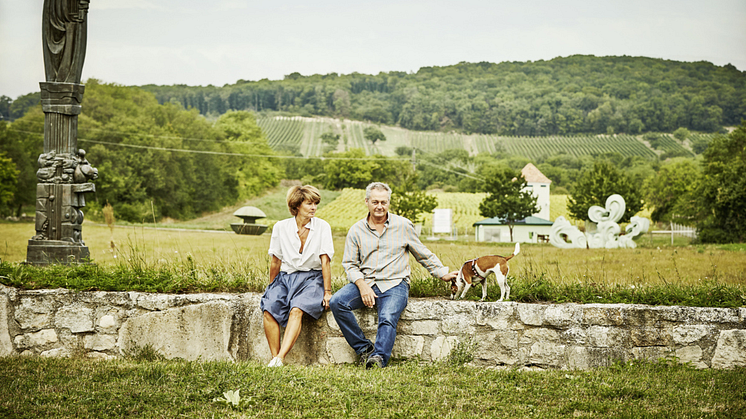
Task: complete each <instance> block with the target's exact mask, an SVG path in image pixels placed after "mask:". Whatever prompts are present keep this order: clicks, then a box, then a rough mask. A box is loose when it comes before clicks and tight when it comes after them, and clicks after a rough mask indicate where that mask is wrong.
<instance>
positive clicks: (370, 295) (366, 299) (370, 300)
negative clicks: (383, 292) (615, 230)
mask: <svg viewBox="0 0 746 419" xmlns="http://www.w3.org/2000/svg"><path fill="white" fill-rule="evenodd" d="M355 285H357V289H358V290H359V291H360V298H361V299H362V300H363V304H365V306H366V307H373V306H374V305H376V298H378V296H377V295H376V293H375V292H373V288H371V287H370V285H368V284H367V283H366V282H365V279H364V278H360V279H358V280H357V281H355Z"/></svg>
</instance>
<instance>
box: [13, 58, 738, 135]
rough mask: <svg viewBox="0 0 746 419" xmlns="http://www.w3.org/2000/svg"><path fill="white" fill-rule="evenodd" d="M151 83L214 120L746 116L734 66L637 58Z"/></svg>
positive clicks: (638, 122) (621, 120) (506, 131)
mask: <svg viewBox="0 0 746 419" xmlns="http://www.w3.org/2000/svg"><path fill="white" fill-rule="evenodd" d="M142 88H143V89H145V90H148V91H150V92H153V93H154V94H155V96H156V98H157V99H158V102H159V103H166V102H178V103H180V104H182V105H183V106H184V107H185V108H187V109H189V108H195V109H197V110H198V111H199V112H200V113H201V114H202V115H209V116H211V117H217V116H219V115H222V114H224V113H225V112H227V111H229V110H249V111H255V112H284V113H288V114H295V115H304V116H313V115H317V116H334V117H342V118H351V119H356V120H365V121H371V122H375V123H382V124H388V125H399V126H401V127H403V128H408V129H414V130H433V131H451V130H456V131H462V132H465V133H483V134H501V135H529V136H539V135H565V134H579V133H603V134H608V133H627V134H638V133H643V132H650V131H652V132H673V131H674V130H676V129H678V128H687V129H689V130H692V131H700V132H717V131H719V130H720V129H721V128H722V127H723V126H736V125H738V124H740V122H741V120H742V119H744V118H746V73H745V72H742V71H739V70H738V69H736V68H735V67H734V66H732V65H725V66H722V67H721V66H716V65H713V64H711V63H708V62H695V63H687V62H678V61H670V60H662V59H654V58H645V57H628V56H622V57H595V56H589V55H575V56H570V57H565V58H555V59H552V60H548V61H535V62H503V63H499V64H493V63H487V62H482V63H459V64H456V65H451V66H445V67H423V68H421V69H420V70H419V71H417V72H416V73H405V72H397V71H392V72H385V73H384V72H382V73H379V74H377V75H366V74H358V73H352V74H348V75H338V74H336V73H330V74H326V75H318V74H317V75H311V76H302V75H300V74H299V73H292V74H289V75H287V76H285V79H284V80H276V81H275V80H267V79H263V80H260V81H245V80H239V81H238V82H236V83H235V84H232V85H225V86H223V87H216V86H211V85H210V86H204V87H203V86H197V87H190V86H185V85H173V86H155V85H147V86H142ZM34 100H36V101H38V95H37V94H29V95H26V96H21V97H20V98H18V99H16V100H15V101H10V100H9V98H7V97H4V98H0V114H1V115H3V118H5V119H15V118H17V117H19V116H20V115H22V114H23V111H24V108H26V107H28V106H29V105H30V104H33V101H34ZM16 102H20V103H16ZM29 102H31V103H29Z"/></svg>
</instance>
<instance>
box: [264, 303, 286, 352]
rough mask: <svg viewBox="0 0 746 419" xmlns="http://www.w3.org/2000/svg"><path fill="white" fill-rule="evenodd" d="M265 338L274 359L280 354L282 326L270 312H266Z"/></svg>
mask: <svg viewBox="0 0 746 419" xmlns="http://www.w3.org/2000/svg"><path fill="white" fill-rule="evenodd" d="M291 314H292V313H291ZM264 336H266V337H267V344H269V351H270V352H271V353H272V358H274V357H276V356H277V354H278V353H279V352H280V324H279V323H277V320H275V318H274V317H272V315H271V314H269V312H268V311H265V312H264Z"/></svg>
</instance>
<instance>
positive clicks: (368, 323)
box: [326, 308, 378, 334]
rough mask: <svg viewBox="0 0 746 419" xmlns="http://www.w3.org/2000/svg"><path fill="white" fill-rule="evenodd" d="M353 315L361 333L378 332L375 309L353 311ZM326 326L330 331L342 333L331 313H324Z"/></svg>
mask: <svg viewBox="0 0 746 419" xmlns="http://www.w3.org/2000/svg"><path fill="white" fill-rule="evenodd" d="M353 314H354V315H355V318H356V319H357V324H358V325H360V328H361V329H363V332H365V333H366V334H368V333H371V332H373V333H375V331H376V330H378V314H376V310H375V308H362V309H360V310H355V311H353ZM326 324H327V325H328V326H329V328H330V329H331V330H332V331H334V332H338V333H340V334H341V333H342V330H340V328H339V324H337V320H336V319H334V315H333V314H332V312H331V311H327V312H326Z"/></svg>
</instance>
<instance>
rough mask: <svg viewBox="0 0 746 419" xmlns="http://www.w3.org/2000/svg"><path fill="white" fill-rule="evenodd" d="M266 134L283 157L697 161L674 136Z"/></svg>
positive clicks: (354, 130)
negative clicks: (331, 138)
mask: <svg viewBox="0 0 746 419" xmlns="http://www.w3.org/2000/svg"><path fill="white" fill-rule="evenodd" d="M257 124H258V125H259V126H260V127H261V128H262V129H263V130H264V132H265V135H266V136H267V141H268V143H269V145H270V146H271V147H272V148H273V149H275V150H276V151H279V152H287V151H289V152H293V153H295V152H297V153H300V154H302V155H303V156H304V157H318V156H321V155H323V154H324V153H325V152H326V151H347V150H349V149H352V148H360V149H363V150H365V152H366V154H367V155H373V154H381V155H384V156H396V149H397V148H398V147H408V148H416V149H417V150H420V151H424V152H427V153H440V152H442V151H445V150H449V149H464V150H466V151H468V152H469V154H470V155H472V156H474V155H477V154H479V153H488V154H492V153H495V152H498V151H500V152H505V153H507V154H510V155H515V156H523V157H526V158H528V159H531V160H536V159H538V158H541V157H547V156H552V155H556V154H560V153H564V154H569V155H572V156H575V157H580V156H587V155H591V156H592V155H600V154H604V153H619V154H621V155H622V156H625V157H631V156H641V157H645V158H656V157H657V156H658V155H659V154H661V153H664V152H667V153H676V154H677V155H683V156H693V155H694V154H693V152H692V150H691V146H690V145H689V143H688V141H685V142H684V143H682V142H681V141H679V140H677V139H675V138H674V137H673V136H672V135H671V134H659V136H660V138H661V140H660V143H661V145H660V148H659V149H658V150H656V149H654V148H652V147H651V146H650V144H649V143H647V142H646V141H644V140H643V136H642V135H622V134H620V135H578V136H542V137H524V136H505V135H484V134H471V135H467V134H460V133H456V132H449V133H442V132H422V131H412V130H408V129H405V128H400V127H393V126H387V125H381V126H380V129H381V131H382V132H383V133H384V135H385V136H386V141H379V142H377V143H376V145H375V146H374V145H373V144H372V143H371V142H370V141H367V140H365V137H364V136H363V129H364V128H365V127H366V126H371V125H373V124H370V123H366V122H360V121H352V120H348V119H345V120H342V119H333V118H306V117H299V116H296V117H286V116H274V117H263V118H259V119H257ZM325 132H331V133H334V134H337V135H340V141H339V144H338V146H337V147H336V148H332V149H327V148H325V144H324V143H323V141H322V139H321V135H322V134H323V133H325ZM714 135H715V134H692V136H691V137H692V138H699V139H703V140H705V141H709V139H710V138H712V137H713V136H714Z"/></svg>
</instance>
